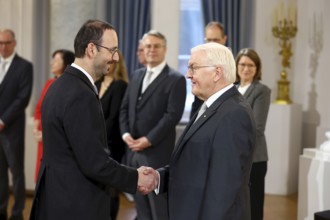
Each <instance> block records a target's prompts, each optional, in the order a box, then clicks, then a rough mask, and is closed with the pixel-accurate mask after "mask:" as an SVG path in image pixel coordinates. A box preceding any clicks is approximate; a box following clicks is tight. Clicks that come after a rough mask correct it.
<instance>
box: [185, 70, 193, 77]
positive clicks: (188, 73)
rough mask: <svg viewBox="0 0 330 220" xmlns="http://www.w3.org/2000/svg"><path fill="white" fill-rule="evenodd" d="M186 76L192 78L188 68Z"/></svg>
mask: <svg viewBox="0 0 330 220" xmlns="http://www.w3.org/2000/svg"><path fill="white" fill-rule="evenodd" d="M186 78H187V79H191V78H192V73H191V71H190V70H189V69H188V70H187V73H186Z"/></svg>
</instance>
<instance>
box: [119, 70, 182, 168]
mask: <svg viewBox="0 0 330 220" xmlns="http://www.w3.org/2000/svg"><path fill="white" fill-rule="evenodd" d="M145 73H146V68H142V69H139V70H137V71H136V72H135V73H134V78H133V79H132V81H131V82H130V83H129V85H128V87H127V90H126V93H125V96H124V99H123V102H122V106H121V112H120V129H121V132H122V134H124V133H125V132H129V133H130V134H131V135H132V136H133V138H140V137H142V136H146V137H147V138H148V140H149V141H150V142H151V144H152V146H151V147H149V148H146V149H145V150H143V151H140V152H137V153H134V155H133V165H134V166H140V165H148V166H151V167H153V168H159V167H162V166H165V165H166V164H168V162H169V159H170V156H171V153H172V151H173V148H174V144H175V126H176V125H177V124H178V122H179V121H180V119H181V117H182V113H183V110H184V105H185V100H186V80H185V78H184V76H183V75H182V74H180V73H179V72H177V71H175V70H173V69H171V68H170V67H169V66H168V65H166V66H165V67H164V69H163V70H162V72H161V73H160V75H159V76H158V77H157V78H156V79H155V80H154V81H153V82H152V83H151V84H150V85H149V86H148V88H147V89H146V91H145V92H144V93H143V94H142V95H141V86H142V81H143V78H144V75H145Z"/></svg>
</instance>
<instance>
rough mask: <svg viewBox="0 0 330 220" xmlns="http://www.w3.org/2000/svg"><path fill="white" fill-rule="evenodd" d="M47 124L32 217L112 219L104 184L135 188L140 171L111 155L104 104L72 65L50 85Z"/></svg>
mask: <svg viewBox="0 0 330 220" xmlns="http://www.w3.org/2000/svg"><path fill="white" fill-rule="evenodd" d="M42 128H43V144H44V155H43V160H42V164H41V167H40V172H39V177H38V182H37V186H36V192H35V193H36V195H35V199H34V201H33V208H32V211H31V216H30V219H40V220H52V219H54V220H58V219H61V220H65V219H68V220H72V219H79V220H84V219H86V220H91V219H98V220H108V219H109V215H110V197H109V196H108V195H107V194H106V193H105V191H104V189H105V185H106V184H110V185H111V186H113V187H115V188H118V189H120V190H122V191H125V192H129V193H135V191H136V189H137V179H138V173H137V171H136V170H134V169H131V168H128V167H124V166H121V165H120V164H118V163H117V162H116V161H115V160H113V159H111V158H110V156H109V150H108V147H107V141H106V139H107V135H106V129H105V123H104V118H103V112H102V107H101V104H100V102H99V99H98V96H97V94H96V93H95V91H94V88H93V85H92V84H91V83H90V81H89V80H88V78H87V77H86V76H85V75H84V74H83V73H82V72H81V71H79V70H78V69H76V68H74V67H72V66H68V67H67V68H66V70H65V72H64V74H63V75H62V76H61V77H60V78H59V79H57V80H56V81H55V82H54V83H53V84H52V85H51V86H50V88H49V90H48V92H47V94H46V96H45V98H44V101H43V105H42ZM106 152H108V153H106Z"/></svg>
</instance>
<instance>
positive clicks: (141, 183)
mask: <svg viewBox="0 0 330 220" xmlns="http://www.w3.org/2000/svg"><path fill="white" fill-rule="evenodd" d="M137 171H138V173H139V179H138V191H139V192H140V193H141V194H143V195H146V194H148V193H150V192H151V191H153V190H155V189H156V188H157V187H158V184H159V174H158V173H157V171H156V170H154V169H153V168H151V167H145V166H142V167H140V168H138V169H137Z"/></svg>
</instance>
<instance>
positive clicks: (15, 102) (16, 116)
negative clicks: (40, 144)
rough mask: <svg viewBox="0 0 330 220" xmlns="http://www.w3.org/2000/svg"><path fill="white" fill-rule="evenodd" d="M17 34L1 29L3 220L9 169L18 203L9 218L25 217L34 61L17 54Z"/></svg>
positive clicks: (0, 219)
mask: <svg viewBox="0 0 330 220" xmlns="http://www.w3.org/2000/svg"><path fill="white" fill-rule="evenodd" d="M15 47H16V39H15V33H14V32H13V31H12V30H10V29H4V30H0V56H1V57H0V220H7V205H8V199H9V186H8V183H9V180H8V169H9V170H10V171H11V173H12V183H13V194H14V199H15V203H14V206H13V208H12V211H11V217H10V220H23V215H22V213H23V210H24V205H25V176H24V149H25V146H24V144H25V143H24V138H25V109H26V107H27V105H28V103H29V100H30V96H31V90H32V83H33V66H32V64H31V63H30V62H29V61H27V60H25V59H23V58H22V57H20V56H18V55H17V54H16V53H15Z"/></svg>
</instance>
